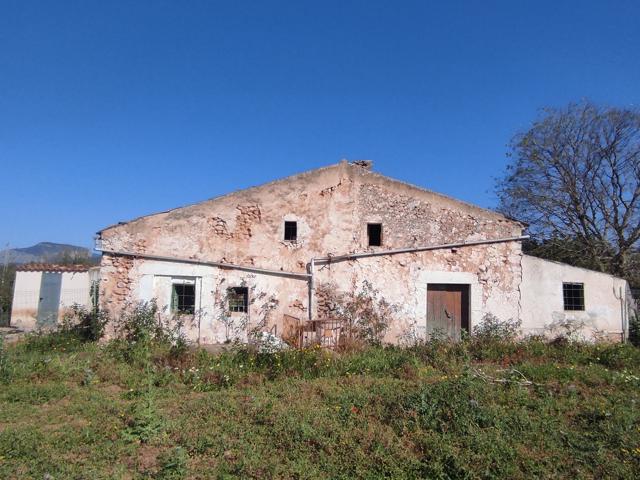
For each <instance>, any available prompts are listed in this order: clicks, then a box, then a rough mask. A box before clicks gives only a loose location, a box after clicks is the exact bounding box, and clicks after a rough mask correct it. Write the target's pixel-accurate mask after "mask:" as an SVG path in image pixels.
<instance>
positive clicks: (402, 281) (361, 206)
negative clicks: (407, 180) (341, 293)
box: [101, 163, 522, 341]
mask: <svg viewBox="0 0 640 480" xmlns="http://www.w3.org/2000/svg"><path fill="white" fill-rule="evenodd" d="M285 220H295V221H297V222H298V241H297V242H295V243H291V242H285V241H284V240H283V225H284V221H285ZM368 222H381V223H382V224H383V246H382V247H367V237H366V224H367V223H368ZM521 231H522V227H521V225H520V224H518V223H515V222H512V221H509V220H507V219H505V218H504V217H502V216H500V215H498V214H495V213H492V212H489V211H486V210H483V209H480V208H477V207H474V206H471V205H467V204H465V203H462V202H458V201H455V200H452V199H450V198H447V197H445V196H442V195H438V194H435V193H432V192H429V191H426V190H422V189H419V188H417V187H414V186H411V185H408V184H404V183H402V182H398V181H395V180H391V179H388V178H387V177H383V176H381V175H378V174H376V173H373V172H371V171H369V170H368V169H366V168H363V167H361V166H357V165H352V164H347V163H341V164H338V165H335V166H331V167H327V168H323V169H319V170H314V171H312V172H308V173H305V174H301V175H296V176H294V177H289V178H286V179H283V180H280V181H276V182H273V183H269V184H266V185H263V186H260V187H256V188H252V189H249V190H244V191H240V192H236V193H233V194H230V195H226V196H223V197H219V198H216V199H213V200H209V201H206V202H202V203H200V204H197V205H193V206H188V207H183V208H179V209H176V210H172V211H169V212H164V213H160V214H156V215H152V216H148V217H142V218H140V219H137V220H134V221H132V222H129V223H127V224H122V225H118V226H114V227H111V228H108V229H105V230H104V231H102V232H101V239H102V245H103V248H104V249H105V250H115V251H129V252H140V253H148V254H154V255H166V256H177V257H187V258H193V259H201V260H206V261H222V262H231V263H237V264H243V265H254V266H256V267H261V268H270V269H276V270H283V271H292V272H300V273H304V272H306V269H307V264H308V262H309V261H310V259H311V258H312V257H324V256H327V255H341V254H345V253H353V252H361V251H366V250H367V249H368V248H372V249H380V248H382V249H392V248H404V247H410V246H418V245H433V244H442V243H449V242H459V241H465V240H467V241H469V240H476V239H494V238H501V237H507V236H517V235H520V234H521ZM520 257H521V251H520V245H519V243H517V242H511V243H505V244H496V245H484V246H476V247H464V248H459V249H457V250H456V251H451V250H440V251H431V252H421V253H407V254H400V255H394V256H389V257H387V256H383V257H371V258H365V259H360V260H358V261H341V262H335V263H332V264H331V265H323V266H320V267H318V269H317V279H316V282H317V283H319V284H320V283H327V282H330V283H333V284H335V285H336V286H337V287H338V288H340V289H342V290H352V289H354V288H356V289H357V288H359V287H360V286H361V285H362V283H363V282H364V281H365V280H366V281H368V282H370V283H371V284H372V286H373V287H374V288H376V289H377V290H379V291H380V292H381V294H382V295H383V296H384V297H385V298H386V299H387V300H388V301H389V302H391V303H394V304H397V305H398V306H399V307H400V308H401V311H400V312H399V313H398V315H397V318H398V321H397V322H396V323H395V324H394V325H393V328H392V329H391V331H390V332H389V335H388V339H389V340H394V339H397V337H398V336H399V335H401V334H404V333H406V332H407V331H409V330H410V331H415V332H417V333H419V334H424V330H425V328H426V323H425V322H426V320H425V319H426V285H427V283H429V282H432V281H434V279H436V278H437V281H438V282H449V283H456V282H460V281H461V279H464V280H465V283H469V284H470V285H471V289H472V298H473V299H474V304H473V305H472V318H471V324H472V326H473V325H475V324H477V323H478V322H479V321H481V318H482V317H483V316H484V315H485V314H486V313H493V314H495V315H497V316H498V317H500V318H504V319H506V318H514V317H517V316H518V313H519V302H520V294H519V289H518V285H519V282H520V278H521V269H520ZM101 275H102V279H103V280H102V296H101V298H102V299H103V305H104V306H105V307H106V308H107V309H108V310H110V311H111V312H112V313H113V314H117V312H118V311H119V309H121V308H122V307H123V305H124V304H125V303H127V302H131V301H137V300H140V299H150V298H153V297H157V298H158V300H159V302H160V303H162V304H163V305H167V304H168V297H167V296H168V295H169V293H168V292H169V288H168V287H167V285H169V283H167V282H166V281H165V283H163V281H162V279H159V278H157V277H161V276H167V277H171V276H180V275H183V276H189V277H195V278H197V279H198V282H201V283H200V285H201V287H199V288H200V290H199V293H198V296H199V297H198V302H199V303H201V304H202V311H201V314H202V316H200V317H199V320H200V336H201V339H202V341H220V340H221V339H224V338H223V337H224V336H225V332H224V331H225V328H224V322H221V321H220V320H219V318H220V317H221V316H223V311H222V310H223V309H222V308H221V307H222V305H221V303H220V298H221V297H222V296H224V292H226V288H227V286H238V285H240V284H246V285H247V286H248V287H249V288H250V289H251V300H252V304H251V308H250V312H249V315H248V316H249V321H250V322H253V323H256V322H259V321H263V320H264V317H265V316H266V317H267V323H269V324H271V323H275V324H278V325H279V324H280V323H281V321H282V317H283V315H285V314H286V315H291V316H294V317H298V318H306V316H307V311H306V309H307V307H308V285H307V282H306V281H304V280H300V279H294V278H289V277H283V276H277V275H263V274H251V273H246V272H239V271H235V270H229V269H221V268H215V267H203V266H196V267H194V266H189V265H180V264H176V263H173V262H157V261H150V260H143V259H135V260H134V259H131V258H126V257H118V256H113V255H110V254H104V255H103V260H102V271H101ZM265 312H266V313H265ZM205 313H206V315H205ZM320 313H321V312H314V314H315V315H316V316H317V315H318V314H320ZM236 315H237V314H236ZM205 317H206V318H205ZM203 318H204V320H203ZM192 334H193V331H192ZM205 337H206V339H205Z"/></svg>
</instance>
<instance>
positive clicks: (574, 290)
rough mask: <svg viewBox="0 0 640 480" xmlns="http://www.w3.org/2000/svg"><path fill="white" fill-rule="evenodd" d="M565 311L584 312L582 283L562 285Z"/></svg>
mask: <svg viewBox="0 0 640 480" xmlns="http://www.w3.org/2000/svg"><path fill="white" fill-rule="evenodd" d="M562 297H563V299H564V309H565V310H584V283H563V284H562Z"/></svg>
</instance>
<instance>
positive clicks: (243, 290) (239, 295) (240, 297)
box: [227, 287, 249, 312]
mask: <svg viewBox="0 0 640 480" xmlns="http://www.w3.org/2000/svg"><path fill="white" fill-rule="evenodd" d="M227 298H228V299H229V311H230V312H246V311H247V307H248V305H249V289H248V288H247V287H231V288H229V289H227Z"/></svg>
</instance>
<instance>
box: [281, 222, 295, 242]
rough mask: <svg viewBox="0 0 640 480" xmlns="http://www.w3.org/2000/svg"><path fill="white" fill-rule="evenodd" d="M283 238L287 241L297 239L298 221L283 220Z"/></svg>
mask: <svg viewBox="0 0 640 480" xmlns="http://www.w3.org/2000/svg"><path fill="white" fill-rule="evenodd" d="M284 239H285V241H287V242H295V241H297V240H298V222H289V221H286V222H284Z"/></svg>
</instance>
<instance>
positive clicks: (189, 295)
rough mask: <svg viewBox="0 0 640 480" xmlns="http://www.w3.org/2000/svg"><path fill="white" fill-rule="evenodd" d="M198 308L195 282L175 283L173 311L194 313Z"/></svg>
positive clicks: (172, 301) (172, 302)
mask: <svg viewBox="0 0 640 480" xmlns="http://www.w3.org/2000/svg"><path fill="white" fill-rule="evenodd" d="M195 309H196V286H195V285H194V284H193V283H174V284H173V285H172V286H171V311H172V312H176V313H187V314H193V313H194V312H195Z"/></svg>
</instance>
